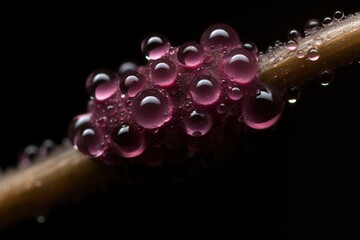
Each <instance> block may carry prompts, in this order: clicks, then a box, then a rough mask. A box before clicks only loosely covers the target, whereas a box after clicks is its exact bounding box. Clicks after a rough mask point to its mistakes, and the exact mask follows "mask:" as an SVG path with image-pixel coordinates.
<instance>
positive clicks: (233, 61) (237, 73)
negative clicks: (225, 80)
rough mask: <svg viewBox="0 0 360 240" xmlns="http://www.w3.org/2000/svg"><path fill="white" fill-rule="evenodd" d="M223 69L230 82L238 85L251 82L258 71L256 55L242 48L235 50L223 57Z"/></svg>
mask: <svg viewBox="0 0 360 240" xmlns="http://www.w3.org/2000/svg"><path fill="white" fill-rule="evenodd" d="M223 67H224V72H225V74H226V75H227V76H228V77H229V78H230V80H232V81H234V82H237V83H240V84H247V83H249V82H251V80H253V79H255V76H256V74H257V71H258V65H257V60H256V55H255V54H253V53H251V52H249V51H248V50H246V49H244V48H236V49H234V50H232V51H231V52H230V53H229V54H228V55H227V56H225V58H224V60H223Z"/></svg>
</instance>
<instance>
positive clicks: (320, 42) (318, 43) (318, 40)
mask: <svg viewBox="0 0 360 240" xmlns="http://www.w3.org/2000/svg"><path fill="white" fill-rule="evenodd" d="M323 41H324V39H323V38H322V37H320V36H317V37H316V38H315V39H314V43H315V45H317V46H320V45H321V44H322V43H323Z"/></svg>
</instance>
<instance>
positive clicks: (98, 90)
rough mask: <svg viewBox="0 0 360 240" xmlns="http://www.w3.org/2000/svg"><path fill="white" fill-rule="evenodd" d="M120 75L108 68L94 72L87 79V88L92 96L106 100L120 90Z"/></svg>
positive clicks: (99, 99)
mask: <svg viewBox="0 0 360 240" xmlns="http://www.w3.org/2000/svg"><path fill="white" fill-rule="evenodd" d="M118 80H119V77H118V75H117V74H116V73H115V72H113V71H111V70H107V69H100V70H97V71H95V72H92V73H91V74H90V75H89V76H88V78H87V80H86V89H87V91H88V93H89V95H90V97H92V98H95V99H96V100H98V101H104V100H106V99H108V98H109V97H111V96H112V95H113V94H114V93H116V91H117V90H118V84H119V82H118Z"/></svg>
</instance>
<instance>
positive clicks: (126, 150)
mask: <svg viewBox="0 0 360 240" xmlns="http://www.w3.org/2000/svg"><path fill="white" fill-rule="evenodd" d="M110 143H111V146H112V147H113V148H114V149H115V150H116V151H118V152H119V154H120V155H121V156H123V157H126V158H132V157H136V156H139V155H140V154H141V153H143V152H144V150H145V140H144V137H143V135H142V134H141V133H140V132H138V131H137V130H136V129H134V128H133V127H132V126H130V125H127V124H122V125H119V126H118V127H116V128H114V129H113V130H112V133H111V140H110Z"/></svg>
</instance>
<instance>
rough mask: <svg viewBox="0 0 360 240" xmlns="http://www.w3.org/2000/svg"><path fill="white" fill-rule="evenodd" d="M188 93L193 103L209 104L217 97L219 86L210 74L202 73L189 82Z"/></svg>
mask: <svg viewBox="0 0 360 240" xmlns="http://www.w3.org/2000/svg"><path fill="white" fill-rule="evenodd" d="M190 94H191V97H192V99H193V100H194V102H195V103H197V104H200V105H211V104H213V103H215V102H216V101H217V100H218V99H219V96H220V86H219V83H218V81H217V80H216V79H214V78H213V77H211V76H210V75H202V76H199V77H197V78H195V79H194V80H193V81H192V82H191V85H190Z"/></svg>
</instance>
